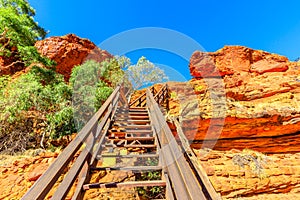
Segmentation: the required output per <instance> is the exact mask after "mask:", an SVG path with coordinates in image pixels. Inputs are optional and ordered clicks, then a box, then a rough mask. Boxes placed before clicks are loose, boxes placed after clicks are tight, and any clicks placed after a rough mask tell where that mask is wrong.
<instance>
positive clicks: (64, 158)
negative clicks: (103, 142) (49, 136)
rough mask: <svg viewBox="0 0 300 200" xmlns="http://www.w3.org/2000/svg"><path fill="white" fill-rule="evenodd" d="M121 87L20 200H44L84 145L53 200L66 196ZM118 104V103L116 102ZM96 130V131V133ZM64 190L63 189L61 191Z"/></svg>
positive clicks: (88, 154) (88, 156) (88, 157)
mask: <svg viewBox="0 0 300 200" xmlns="http://www.w3.org/2000/svg"><path fill="white" fill-rule="evenodd" d="M120 90H121V87H120V86H118V87H117V88H116V89H115V90H114V92H113V93H112V94H111V95H110V96H109V98H108V99H107V100H106V101H105V103H104V104H103V105H102V107H101V108H100V109H99V110H98V112H97V113H96V114H95V115H94V116H93V117H92V118H91V119H90V120H89V122H88V123H87V124H86V125H85V126H84V127H83V128H82V130H81V131H80V132H79V133H78V134H77V136H76V137H75V138H74V140H73V141H72V142H71V143H70V144H69V145H68V146H67V147H66V148H65V149H64V151H63V152H62V153H61V154H60V155H59V156H58V157H57V158H56V160H55V161H54V163H53V164H51V165H50V167H49V168H48V169H47V171H46V172H45V173H44V174H43V175H42V176H41V177H40V178H39V179H38V180H37V181H36V182H35V184H34V185H33V186H32V187H31V188H30V189H29V191H28V192H27V193H26V194H25V195H24V196H23V197H22V200H33V199H44V198H45V197H46V196H47V194H48V192H49V191H50V189H51V188H52V187H53V186H54V184H55V183H56V181H57V180H58V178H59V177H60V176H61V175H62V174H63V171H64V170H65V169H66V167H67V166H68V164H69V163H70V162H71V161H72V159H73V157H74V155H75V154H76V153H77V152H78V150H79V149H80V148H81V146H82V145H83V144H86V146H85V149H84V150H83V151H81V153H80V154H79V157H78V158H77V159H76V161H75V163H74V164H73V166H72V167H71V169H70V170H69V172H68V174H67V177H68V178H65V179H64V181H63V182H62V183H61V187H59V189H60V191H57V192H56V193H55V194H54V196H53V198H54V199H57V198H58V199H62V198H63V197H65V195H66V194H67V193H66V191H68V189H69V188H70V187H71V186H72V184H73V183H74V181H75V180H76V177H77V176H78V174H79V172H80V170H81V168H82V167H83V165H84V163H85V162H86V161H88V160H89V159H90V157H91V156H90V153H91V150H92V149H91V147H92V146H93V144H94V141H96V139H97V138H96V136H97V135H98V137H99V136H100V134H99V133H100V131H101V130H99V128H100V129H102V128H103V127H98V126H99V125H98V122H99V120H101V119H102V118H103V117H104V115H105V114H107V113H108V114H107V115H110V114H111V112H112V110H110V111H108V108H109V107H110V105H111V106H112V107H114V106H116V105H113V104H112V102H113V101H114V100H116V98H119V93H120ZM116 102H118V101H116ZM96 130H97V131H96ZM87 139H88V141H87ZM62 188H64V189H62Z"/></svg>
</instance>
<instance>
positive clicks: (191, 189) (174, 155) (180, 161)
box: [147, 89, 205, 200]
mask: <svg viewBox="0 0 300 200" xmlns="http://www.w3.org/2000/svg"><path fill="white" fill-rule="evenodd" d="M147 106H148V108H149V113H150V117H151V121H152V125H153V127H154V129H155V132H156V133H157V136H158V140H159V144H160V148H161V151H160V155H161V156H162V160H163V164H164V167H166V169H167V172H168V175H169V177H170V181H171V184H172V185H173V188H176V190H174V193H175V196H176V199H195V200H196V199H197V200H198V199H205V196H204V194H203V192H202V188H201V186H200V184H199V182H198V180H197V178H196V176H195V174H194V173H193V171H192V169H191V168H190V167H189V164H188V162H187V161H186V160H185V157H184V155H183V153H182V151H181V149H180V147H179V145H178V144H177V141H176V140H175V138H174V137H173V135H172V132H171V130H170V128H169V126H168V124H167V123H166V121H165V118H164V116H163V114H162V112H161V111H160V109H159V106H158V104H157V102H156V101H155V99H154V97H153V95H152V93H151V92H150V90H149V89H147Z"/></svg>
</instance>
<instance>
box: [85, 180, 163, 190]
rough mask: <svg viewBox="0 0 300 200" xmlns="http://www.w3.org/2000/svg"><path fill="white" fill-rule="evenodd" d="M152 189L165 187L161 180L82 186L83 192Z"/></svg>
mask: <svg viewBox="0 0 300 200" xmlns="http://www.w3.org/2000/svg"><path fill="white" fill-rule="evenodd" d="M150 186H151V187H153V186H160V187H164V186H166V182H165V181H162V180H155V181H126V182H121V183H118V182H112V183H91V184H85V185H83V190H90V189H97V188H124V187H125V188H135V187H150Z"/></svg>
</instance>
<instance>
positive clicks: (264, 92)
mask: <svg viewBox="0 0 300 200" xmlns="http://www.w3.org/2000/svg"><path fill="white" fill-rule="evenodd" d="M299 69H300V64H299V63H297V62H290V61H289V60H288V59H287V58H286V57H284V56H280V55H276V54H271V53H267V52H264V51H260V50H253V49H250V48H247V47H241V46H225V47H224V48H222V49H220V50H218V51H217V52H214V53H203V52H198V51H197V52H195V53H194V54H193V55H192V57H191V60H190V71H191V75H192V76H193V77H194V78H193V79H192V80H191V81H190V82H189V83H186V85H185V86H184V87H182V86H180V87H179V86H178V84H176V83H170V88H171V92H172V91H173V92H175V93H177V95H175V96H176V98H178V99H181V100H180V107H181V110H185V111H183V112H186V110H190V112H191V114H190V115H186V116H187V117H184V120H183V122H182V123H183V124H182V126H183V128H184V130H185V133H186V134H187V136H188V137H189V139H191V140H192V139H193V140H195V141H200V145H199V146H201V144H202V142H203V140H204V141H205V143H206V144H207V145H208V146H213V144H214V143H216V142H217V143H216V145H215V146H214V148H215V149H218V150H227V149H232V148H237V149H244V148H252V149H255V150H258V151H261V152H270V153H274V152H299V151H300V135H299V131H300V107H299V102H300V89H299V88H300V87H299V86H300V70H299ZM203 77H205V78H203ZM208 85H210V86H209V87H208ZM189 87H190V88H192V89H191V90H186V89H182V88H189ZM222 90H223V91H224V92H222ZM193 95H194V96H196V98H197V99H198V100H197V101H196V102H195V101H193V102H192V101H191V99H193V98H194V97H192V96H193ZM173 96H174V95H173ZM189 96H190V97H189ZM181 97H185V98H181ZM186 97H188V98H186ZM174 100H176V99H174ZM175 107H176V106H174V107H173V109H177V110H178V108H175ZM208 130H209V131H208ZM217 139H219V140H218V141H216V140H217Z"/></svg>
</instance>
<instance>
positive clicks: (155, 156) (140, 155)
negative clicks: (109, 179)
mask: <svg viewBox="0 0 300 200" xmlns="http://www.w3.org/2000/svg"><path fill="white" fill-rule="evenodd" d="M158 157H159V155H158V154H156V153H155V154H154V153H152V154H151V153H149V154H146V153H145V154H128V155H113V154H104V155H98V156H97V158H98V159H100V158H158Z"/></svg>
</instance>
